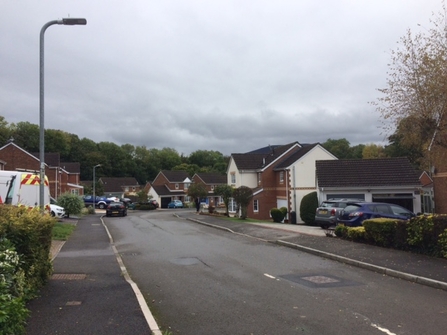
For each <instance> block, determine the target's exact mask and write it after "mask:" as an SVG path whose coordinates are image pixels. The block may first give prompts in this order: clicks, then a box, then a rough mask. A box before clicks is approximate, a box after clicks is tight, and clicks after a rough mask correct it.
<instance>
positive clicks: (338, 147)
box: [322, 138, 350, 159]
mask: <svg viewBox="0 0 447 335" xmlns="http://www.w3.org/2000/svg"><path fill="white" fill-rule="evenodd" d="M322 146H323V148H325V149H326V150H327V151H329V152H330V153H332V154H333V155H335V156H336V157H337V158H338V159H343V158H350V157H349V154H350V143H349V141H348V140H347V139H346V138H341V139H339V140H333V139H330V138H328V140H327V141H326V142H324V143H323V144H322Z"/></svg>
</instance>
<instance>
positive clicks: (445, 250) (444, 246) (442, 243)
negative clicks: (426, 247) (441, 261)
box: [438, 229, 447, 258]
mask: <svg viewBox="0 0 447 335" xmlns="http://www.w3.org/2000/svg"><path fill="white" fill-rule="evenodd" d="M438 245H439V249H440V250H441V255H442V257H444V258H447V229H446V230H444V232H442V233H441V234H439V240H438Z"/></svg>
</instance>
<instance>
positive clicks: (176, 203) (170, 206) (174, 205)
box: [168, 200, 183, 208]
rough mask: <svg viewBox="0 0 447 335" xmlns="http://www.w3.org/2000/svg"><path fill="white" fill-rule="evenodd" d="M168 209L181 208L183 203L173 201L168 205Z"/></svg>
mask: <svg viewBox="0 0 447 335" xmlns="http://www.w3.org/2000/svg"><path fill="white" fill-rule="evenodd" d="M168 208H183V202H181V201H180V200H173V201H171V202H170V203H169V204H168Z"/></svg>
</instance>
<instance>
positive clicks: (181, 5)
mask: <svg viewBox="0 0 447 335" xmlns="http://www.w3.org/2000/svg"><path fill="white" fill-rule="evenodd" d="M441 5H442V4H441V0H437V1H434V0H418V1H416V0H374V1H372V0H370V1H366V0H362V1H361V0H358V1H348V0H344V1H342V0H323V1H314V0H294V1H292V0H288V1H286V0H275V1H273V0H237V1H233V0H227V1H223V0H213V1H211V0H209V1H205V0H202V1H198V0H188V1H179V0H177V1H174V0H163V1H162V0H160V1H149V0H130V1H123V0H119V1H118V0H107V1H105V0H95V1H92V0H64V1H61V0H46V1H36V0H2V2H1V6H0V18H1V20H0V31H1V34H0V36H1V37H0V103H1V105H0V106H1V111H0V115H2V116H3V117H4V118H5V119H6V121H7V122H8V123H17V122H21V121H28V122H31V123H33V124H37V125H38V124H39V34H40V30H41V28H42V26H43V25H44V24H45V23H47V22H49V21H52V20H57V19H61V18H64V17H72V18H75V17H83V18H86V19H87V25H86V26H63V25H53V26H50V27H49V28H48V29H47V30H46V32H45V128H46V129H60V130H63V131H66V132H69V133H73V134H76V135H78V136H79V138H83V137H86V138H89V139H92V140H93V141H95V142H102V141H107V142H114V143H116V144H118V145H121V144H126V143H129V144H133V145H139V146H140V145H144V146H146V147H147V148H158V149H162V148H164V147H170V148H174V149H176V150H177V151H178V152H179V153H183V154H185V155H189V154H190V153H191V152H193V151H196V150H217V151H220V152H222V153H223V154H226V155H229V154H230V153H239V152H247V151H251V150H254V149H257V148H260V147H263V146H267V145H269V144H271V145H277V144H287V143H290V142H294V141H298V142H300V143H314V142H325V141H326V140H327V139H328V138H332V139H340V138H346V139H347V140H348V141H349V142H350V143H351V145H356V144H369V143H376V144H382V145H385V144H386V143H387V142H386V139H385V135H386V134H383V131H382V129H381V127H380V115H379V114H378V113H377V112H376V111H375V108H374V107H373V106H371V105H370V104H369V102H371V101H376V100H377V97H378V96H379V94H380V93H379V92H378V91H377V89H379V88H384V87H385V84H386V78H387V70H388V64H389V62H390V60H391V56H390V51H391V50H395V49H396V48H397V46H398V44H397V42H398V41H399V39H400V38H401V37H402V36H403V35H405V33H406V31H407V29H410V30H411V31H412V32H418V31H419V30H420V29H427V28H429V27H431V24H430V22H429V20H430V18H431V17H432V13H438V12H439V11H440V10H441V7H442V6H441ZM418 24H420V25H421V26H419V25H418Z"/></svg>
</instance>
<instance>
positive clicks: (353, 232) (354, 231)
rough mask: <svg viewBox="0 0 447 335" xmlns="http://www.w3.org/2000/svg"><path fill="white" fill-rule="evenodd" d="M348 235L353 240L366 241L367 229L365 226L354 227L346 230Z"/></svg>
mask: <svg viewBox="0 0 447 335" xmlns="http://www.w3.org/2000/svg"><path fill="white" fill-rule="evenodd" d="M346 233H347V234H346V237H347V238H348V239H350V240H352V241H356V242H362V241H365V238H366V236H365V235H366V231H365V227H352V228H348V229H347V231H346Z"/></svg>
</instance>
